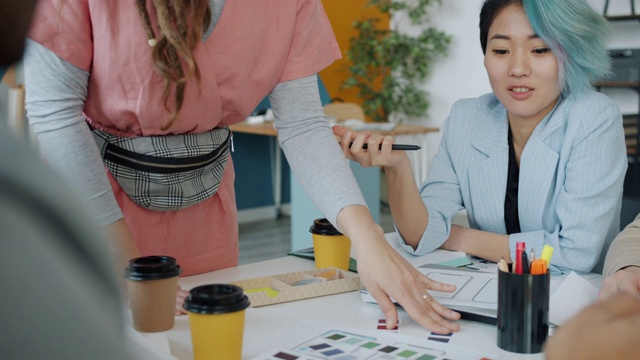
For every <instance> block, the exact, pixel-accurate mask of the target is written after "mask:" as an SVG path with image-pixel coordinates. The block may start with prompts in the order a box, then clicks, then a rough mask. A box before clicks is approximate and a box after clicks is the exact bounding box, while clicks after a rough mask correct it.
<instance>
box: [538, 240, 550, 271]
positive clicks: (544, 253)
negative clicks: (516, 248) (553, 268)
mask: <svg viewBox="0 0 640 360" xmlns="http://www.w3.org/2000/svg"><path fill="white" fill-rule="evenodd" d="M551 256H553V246H550V245H545V246H544V247H543V248H542V254H540V259H542V260H544V261H546V262H547V267H549V264H550V263H551Z"/></svg>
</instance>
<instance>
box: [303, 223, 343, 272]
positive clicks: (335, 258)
mask: <svg viewBox="0 0 640 360" xmlns="http://www.w3.org/2000/svg"><path fill="white" fill-rule="evenodd" d="M309 232H311V234H312V237H313V252H314V255H315V259H316V260H315V261H316V268H318V269H322V268H326V267H331V266H333V267H337V268H338V269H342V270H345V271H349V259H350V256H351V240H349V238H348V237H346V236H344V235H342V233H341V232H339V231H338V230H337V229H336V228H335V227H333V225H331V223H330V222H329V221H328V220H327V219H316V220H314V221H313V225H311V228H309Z"/></svg>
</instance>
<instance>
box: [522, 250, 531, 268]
mask: <svg viewBox="0 0 640 360" xmlns="http://www.w3.org/2000/svg"><path fill="white" fill-rule="evenodd" d="M522 273H523V274H528V273H529V259H528V258H527V252H526V251H523V252H522Z"/></svg>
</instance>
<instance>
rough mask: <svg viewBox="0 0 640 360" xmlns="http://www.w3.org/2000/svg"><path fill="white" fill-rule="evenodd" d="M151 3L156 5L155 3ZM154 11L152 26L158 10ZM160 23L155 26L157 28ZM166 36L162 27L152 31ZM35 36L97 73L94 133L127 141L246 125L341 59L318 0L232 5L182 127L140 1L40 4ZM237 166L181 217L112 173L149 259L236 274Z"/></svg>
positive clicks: (210, 43) (209, 43)
mask: <svg viewBox="0 0 640 360" xmlns="http://www.w3.org/2000/svg"><path fill="white" fill-rule="evenodd" d="M148 3H151V2H148ZM148 11H149V13H150V15H151V18H152V19H154V18H155V16H153V14H154V9H153V6H151V5H150V4H149V5H148ZM152 21H153V20H152ZM152 26H153V27H154V30H155V32H156V34H159V33H160V32H159V30H158V28H157V23H156V22H155V21H154V22H153V23H152ZM30 38H31V39H33V40H34V41H36V42H38V43H40V44H42V45H43V46H45V47H47V48H48V49H50V50H51V51H53V52H54V53H56V54H57V55H58V56H60V57H61V58H62V59H63V60H65V61H67V62H69V63H71V64H72V65H74V66H76V67H78V68H80V69H82V70H85V71H88V72H89V73H90V78H89V83H88V95H87V99H86V101H85V106H84V114H85V116H86V117H87V121H88V123H89V124H90V126H91V127H94V128H99V129H101V130H104V131H107V132H110V133H113V134H116V135H120V136H141V135H160V134H180V133H198V132H203V131H207V130H209V129H211V128H213V127H216V126H223V125H231V124H235V123H238V122H240V121H243V120H244V119H245V118H246V117H247V116H248V115H249V114H250V113H251V112H252V111H253V109H254V108H255V107H256V105H257V104H258V103H259V102H260V101H261V100H262V99H263V98H264V97H265V96H266V95H268V94H269V93H270V92H271V90H272V89H273V88H274V87H275V85H276V84H277V83H279V82H284V81H289V80H293V79H298V78H301V77H305V76H309V75H312V74H314V73H317V72H319V71H320V70H322V69H323V68H325V67H326V66H328V65H329V64H331V63H332V62H333V61H334V60H335V59H338V58H339V57H340V50H339V48H338V45H337V43H336V41H335V37H334V35H333V32H332V30H331V26H330V24H329V21H328V18H327V16H326V14H325V12H324V9H323V7H322V3H321V1H320V0H295V1H294V0H287V1H282V0H259V1H256V0H230V1H227V2H226V3H225V6H224V9H223V11H222V14H221V16H220V19H219V21H218V23H217V25H216V27H215V28H214V30H213V32H212V33H211V35H210V36H209V37H208V38H207V39H206V40H205V41H204V42H203V43H202V44H201V45H199V46H198V47H197V48H196V49H195V51H194V56H195V59H196V61H197V63H198V65H199V68H200V73H201V79H202V81H201V84H200V87H199V88H198V84H197V82H196V81H191V82H190V83H189V84H188V85H187V88H186V92H185V99H184V103H183V106H182V110H181V112H180V114H179V117H178V119H177V120H176V122H175V123H174V124H173V125H172V126H171V127H170V128H169V129H168V130H167V131H162V130H161V129H160V127H161V125H162V124H163V123H164V122H166V121H167V118H168V114H169V113H168V111H167V110H166V109H165V108H164V105H163V104H162V102H161V96H162V91H163V88H164V86H163V80H162V78H161V77H160V76H159V75H158V74H157V73H156V72H155V71H154V70H153V69H152V65H151V47H150V46H149V45H148V43H147V38H146V35H145V32H144V30H143V28H142V24H141V22H140V19H139V17H138V14H137V9H136V7H135V4H134V2H133V1H104V0H41V1H40V2H39V5H38V12H37V15H36V19H35V21H34V26H33V28H32V30H31V34H30ZM234 176H235V174H234V170H233V163H232V162H231V161H229V163H228V166H227V168H226V170H225V174H224V177H223V180H222V184H221V186H220V189H219V190H218V192H217V193H216V194H215V195H214V196H213V197H211V198H209V199H207V200H206V201H204V202H202V203H199V204H197V205H195V206H192V207H190V208H187V209H184V210H181V211H177V212H167V213H163V212H155V211H149V210H146V209H143V208H140V207H139V206H137V205H136V204H135V203H133V202H132V201H131V200H130V199H129V198H128V197H127V195H126V194H125V193H124V192H123V191H122V189H121V188H120V186H119V185H118V184H117V182H116V181H115V180H114V179H113V177H111V175H109V180H110V182H111V185H112V188H113V192H114V194H115V197H116V200H117V201H118V204H119V205H120V207H121V209H122V212H123V214H124V216H125V219H126V221H127V223H128V225H129V227H130V228H131V230H132V231H133V235H134V238H135V240H136V243H137V245H138V248H139V249H140V251H141V253H142V254H143V255H151V254H163V255H170V256H174V257H176V259H177V260H178V263H179V264H180V265H181V266H182V268H183V270H184V273H183V275H192V274H197V273H202V272H207V271H211V270H215V269H221V268H226V267H231V266H235V265H236V264H237V260H238V227H237V209H236V202H235V192H234V188H233V181H234Z"/></svg>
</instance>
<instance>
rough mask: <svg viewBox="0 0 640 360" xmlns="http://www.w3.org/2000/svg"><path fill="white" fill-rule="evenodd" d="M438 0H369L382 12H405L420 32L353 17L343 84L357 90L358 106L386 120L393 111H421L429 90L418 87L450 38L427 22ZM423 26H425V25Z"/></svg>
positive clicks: (425, 105)
mask: <svg viewBox="0 0 640 360" xmlns="http://www.w3.org/2000/svg"><path fill="white" fill-rule="evenodd" d="M440 2H441V0H370V1H369V2H368V3H367V6H375V7H377V8H378V9H379V10H380V12H381V13H382V14H383V16H389V17H391V16H392V15H394V14H396V13H399V12H404V13H406V14H407V15H408V18H409V19H410V21H411V23H412V24H413V25H417V26H420V27H421V28H423V30H422V32H421V33H420V34H419V35H418V36H411V35H409V34H405V33H401V32H400V31H398V29H397V28H395V29H384V28H380V26H379V22H380V18H367V19H363V20H359V21H356V22H354V24H353V26H354V28H355V29H356V30H357V31H358V35H357V36H355V37H353V38H351V42H350V49H349V50H347V52H346V54H347V58H348V59H349V61H350V62H351V65H350V66H348V69H347V70H348V71H349V74H350V76H349V77H348V78H347V79H346V80H345V81H344V82H343V83H342V88H352V87H355V88H357V89H358V95H359V96H360V98H361V99H363V104H362V107H363V109H364V111H365V113H366V114H367V116H369V117H370V118H372V119H373V120H374V121H387V120H388V118H389V115H390V114H392V113H399V114H404V115H407V116H421V115H424V114H425V113H426V111H427V109H428V108H429V99H428V93H427V92H426V91H425V90H423V89H421V88H420V87H419V85H420V83H421V82H422V81H423V80H424V79H425V78H426V77H427V75H428V74H429V69H430V64H431V62H432V60H433V59H434V58H435V57H436V56H438V55H444V54H446V51H447V47H448V45H449V43H450V42H451V37H450V36H449V35H447V34H445V33H444V32H442V31H438V30H437V29H434V28H432V27H429V26H427V24H428V23H429V12H430V10H432V8H433V6H434V5H435V4H439V3H440ZM425 27H426V28H425Z"/></svg>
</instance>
